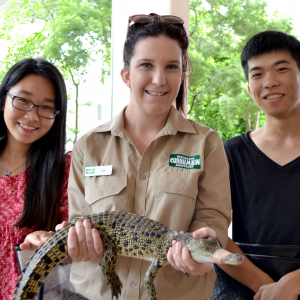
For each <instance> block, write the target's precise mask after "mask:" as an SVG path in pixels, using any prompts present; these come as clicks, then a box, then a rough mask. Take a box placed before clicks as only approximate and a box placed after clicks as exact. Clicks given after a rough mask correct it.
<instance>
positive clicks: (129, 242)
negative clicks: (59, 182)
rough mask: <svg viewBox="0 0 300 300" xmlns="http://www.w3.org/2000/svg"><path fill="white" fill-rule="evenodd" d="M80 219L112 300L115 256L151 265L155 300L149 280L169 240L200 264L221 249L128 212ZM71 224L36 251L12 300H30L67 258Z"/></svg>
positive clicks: (233, 258) (116, 289)
mask: <svg viewBox="0 0 300 300" xmlns="http://www.w3.org/2000/svg"><path fill="white" fill-rule="evenodd" d="M84 219H88V220H89V221H90V222H91V225H92V227H93V228H96V229H97V230H98V231H99V233H100V237H101V240H102V244H103V248H104V255H103V258H102V259H101V261H100V266H101V270H102V273H103V276H104V278H105V280H106V283H107V284H108V286H109V287H110V289H111V291H112V298H114V297H116V298H117V299H118V298H119V295H120V294H121V288H122V283H121V281H120V279H119V277H118V275H117V274H116V272H115V271H114V268H115V265H116V259H117V254H118V253H119V254H121V255H125V256H131V257H136V258H141V259H145V260H149V261H151V262H152V263H151V265H150V267H149V269H148V270H147V272H146V275H145V279H144V280H145V289H146V291H147V293H148V296H149V300H156V299H157V298H156V291H155V287H154V284H153V280H154V278H155V276H156V274H157V272H158V271H159V270H160V268H162V267H163V266H164V265H166V264H167V263H168V261H167V252H168V249H169V247H171V246H172V240H173V239H175V240H178V241H180V242H182V244H183V246H185V247H187V248H188V249H189V250H190V252H191V256H192V258H193V259H194V260H196V261H200V262H205V261H210V262H213V257H212V255H213V253H214V252H215V251H216V250H218V249H221V247H220V245H219V244H218V242H217V240H216V239H215V238H208V239H199V240H195V239H193V238H192V237H191V234H190V233H186V234H185V233H183V232H180V233H177V232H176V231H170V230H169V229H168V228H167V227H165V226H164V225H162V224H160V223H159V222H157V221H154V220H151V219H149V218H146V217H143V216H139V215H136V214H132V213H126V212H107V211H106V212H104V213H99V214H94V215H91V216H87V217H86V218H77V219H76V222H77V221H83V220H84ZM74 225H75V221H73V222H71V223H69V224H68V225H67V226H66V227H64V228H63V229H61V230H59V231H57V232H56V233H55V234H54V235H52V236H51V237H50V238H49V239H48V240H47V241H46V243H45V244H43V245H42V246H41V247H40V248H39V249H37V250H36V253H35V255H34V256H33V257H32V258H31V260H30V262H29V264H28V267H27V268H25V269H24V270H23V272H22V275H21V276H20V278H19V280H20V281H19V282H18V283H17V287H18V288H17V289H16V290H15V292H14V294H15V296H14V297H13V300H18V299H23V300H25V299H26V300H31V299H34V297H35V295H36V293H37V292H38V290H39V287H40V286H41V284H42V282H44V280H45V278H46V276H47V275H48V274H49V272H50V271H51V270H52V269H53V268H54V267H55V266H56V264H58V263H59V262H60V261H61V260H63V259H64V258H66V257H67V256H68V246H67V235H68V231H69V228H70V227H71V226H74ZM242 260H243V257H242V256H241V255H239V254H231V255H228V257H226V258H225V259H224V263H228V264H239V263H241V261H242Z"/></svg>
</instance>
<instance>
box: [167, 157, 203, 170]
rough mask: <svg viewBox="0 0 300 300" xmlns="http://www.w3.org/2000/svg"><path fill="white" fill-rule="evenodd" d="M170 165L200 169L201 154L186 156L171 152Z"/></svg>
mask: <svg viewBox="0 0 300 300" xmlns="http://www.w3.org/2000/svg"><path fill="white" fill-rule="evenodd" d="M169 166H171V167H177V168H184V169H200V168H201V161H200V155H195V156H185V155H181V154H171V155H170V159H169Z"/></svg>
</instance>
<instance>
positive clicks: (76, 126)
mask: <svg viewBox="0 0 300 300" xmlns="http://www.w3.org/2000/svg"><path fill="white" fill-rule="evenodd" d="M75 88H76V98H75V104H76V107H75V137H74V141H73V143H74V144H75V143H76V141H77V134H78V84H75Z"/></svg>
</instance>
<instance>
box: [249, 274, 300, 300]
mask: <svg viewBox="0 0 300 300" xmlns="http://www.w3.org/2000/svg"><path fill="white" fill-rule="evenodd" d="M299 282H300V270H297V271H294V272H291V273H288V274H286V275H285V276H283V277H282V278H281V279H280V280H279V281H278V282H274V283H271V284H266V285H263V286H261V287H260V289H259V290H258V292H257V294H256V295H255V296H254V298H253V300H297V299H298V295H300V284H299Z"/></svg>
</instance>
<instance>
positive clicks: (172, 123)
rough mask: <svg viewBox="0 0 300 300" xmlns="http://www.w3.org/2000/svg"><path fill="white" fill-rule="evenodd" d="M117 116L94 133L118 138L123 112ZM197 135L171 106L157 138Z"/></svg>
mask: <svg viewBox="0 0 300 300" xmlns="http://www.w3.org/2000/svg"><path fill="white" fill-rule="evenodd" d="M125 109H126V107H124V108H123V109H122V111H121V112H120V113H119V114H117V115H116V116H115V117H114V118H113V119H112V120H110V121H109V122H107V123H106V124H103V125H101V126H99V127H98V128H97V129H96V130H95V131H94V132H108V131H110V132H111V134H112V135H115V136H119V135H120V133H121V132H122V131H123V130H124V111H125ZM178 131H179V132H186V133H197V132H196V130H195V128H194V126H193V125H192V123H191V122H190V121H189V120H187V119H186V118H185V117H184V116H183V115H182V114H181V113H180V112H179V111H178V110H177V109H176V108H175V107H174V106H173V105H172V106H171V110H170V114H169V117H168V120H167V123H166V126H165V127H164V128H163V129H162V131H161V132H160V134H159V136H163V135H176V134H177V132H178Z"/></svg>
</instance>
